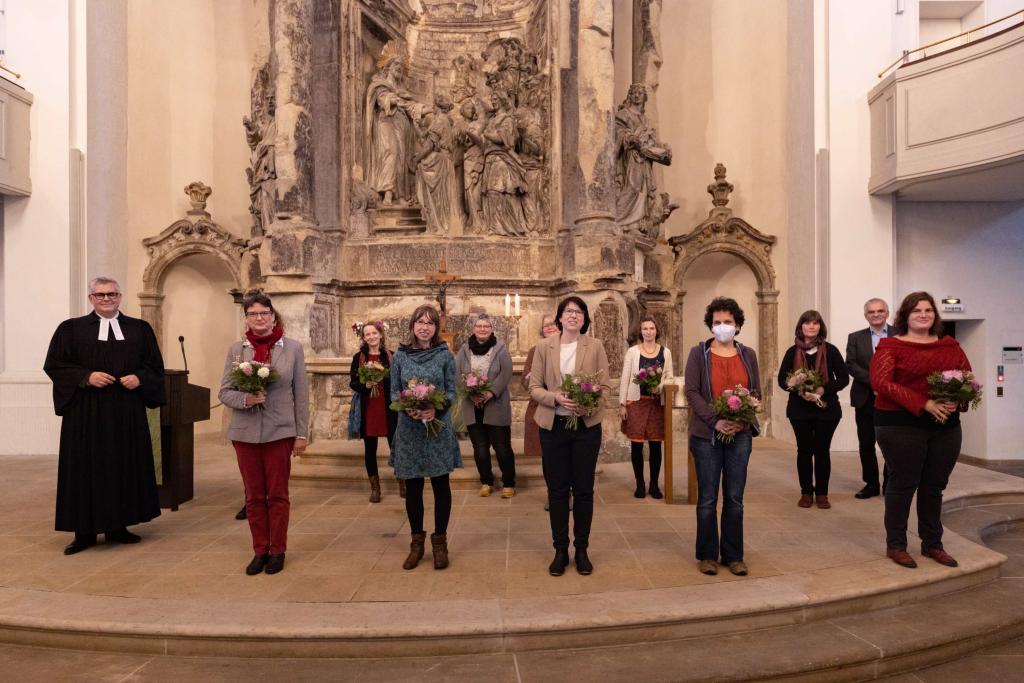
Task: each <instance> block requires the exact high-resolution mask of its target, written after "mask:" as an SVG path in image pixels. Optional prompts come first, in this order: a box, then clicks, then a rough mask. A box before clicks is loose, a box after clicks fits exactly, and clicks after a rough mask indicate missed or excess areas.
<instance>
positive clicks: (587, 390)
mask: <svg viewBox="0 0 1024 683" xmlns="http://www.w3.org/2000/svg"><path fill="white" fill-rule="evenodd" d="M580 389H582V390H583V391H584V393H590V392H591V391H593V390H594V385H593V384H591V383H590V382H584V383H583V384H581V385H580Z"/></svg>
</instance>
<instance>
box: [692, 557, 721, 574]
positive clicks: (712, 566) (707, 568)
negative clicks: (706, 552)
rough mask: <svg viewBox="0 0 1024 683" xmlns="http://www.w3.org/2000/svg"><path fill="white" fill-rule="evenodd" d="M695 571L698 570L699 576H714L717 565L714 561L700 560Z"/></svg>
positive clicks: (716, 571)
mask: <svg viewBox="0 0 1024 683" xmlns="http://www.w3.org/2000/svg"><path fill="white" fill-rule="evenodd" d="M697 569H698V570H700V573H701V574H707V575H708V576H714V575H715V574H717V573H718V563H717V562H715V561H714V560H701V561H700V564H698V565H697Z"/></svg>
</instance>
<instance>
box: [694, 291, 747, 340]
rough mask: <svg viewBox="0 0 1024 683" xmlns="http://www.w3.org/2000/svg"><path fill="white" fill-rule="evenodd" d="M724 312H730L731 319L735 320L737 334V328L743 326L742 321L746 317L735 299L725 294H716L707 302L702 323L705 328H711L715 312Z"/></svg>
mask: <svg viewBox="0 0 1024 683" xmlns="http://www.w3.org/2000/svg"><path fill="white" fill-rule="evenodd" d="M719 312H724V313H730V314H732V319H733V320H735V321H736V332H737V334H739V328H741V327H743V323H744V322H745V321H746V318H745V317H744V316H743V309H742V308H740V305H739V304H738V303H736V299H730V298H729V297H727V296H716V297H715V298H714V299H712V300H711V303H709V304H708V307H707V309H706V310H705V311H704V324H705V325H707V328H708V329H709V330H710V329H711V323H712V321H713V320H714V318H715V313H719Z"/></svg>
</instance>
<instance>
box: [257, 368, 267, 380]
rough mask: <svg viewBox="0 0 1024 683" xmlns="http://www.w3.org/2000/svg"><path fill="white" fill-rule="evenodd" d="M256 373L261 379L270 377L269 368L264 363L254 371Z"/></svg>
mask: <svg viewBox="0 0 1024 683" xmlns="http://www.w3.org/2000/svg"><path fill="white" fill-rule="evenodd" d="M256 374H257V375H258V376H259V377H260V378H261V379H266V378H268V377H270V368H268V367H267V366H266V365H264V366H263V367H262V368H260V369H259V370H257V371H256Z"/></svg>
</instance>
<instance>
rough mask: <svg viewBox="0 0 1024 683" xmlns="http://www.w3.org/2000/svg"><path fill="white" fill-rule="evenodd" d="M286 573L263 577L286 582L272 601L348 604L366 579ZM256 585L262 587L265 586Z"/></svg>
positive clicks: (358, 576) (353, 576) (361, 577)
mask: <svg viewBox="0 0 1024 683" xmlns="http://www.w3.org/2000/svg"><path fill="white" fill-rule="evenodd" d="M286 572H288V569H287V568H286V569H285V571H284V572H282V573H281V574H274V575H273V576H266V575H265V574H264V575H263V578H265V579H272V580H276V579H278V578H284V579H286V580H287V583H285V584H284V585H283V586H282V587H281V590H280V591H279V592H277V594H276V595H275V596H274V597H273V600H275V601H277V602H348V601H350V600H351V599H352V596H354V595H355V593H356V590H358V588H359V586H360V585H361V584H362V583H363V580H364V579H365V578H366V575H365V574H331V575H329V576H315V577H313V576H309V575H303V574H292V575H290V576H287V577H286V576H285V574H286ZM242 578H243V579H245V578H249V577H242ZM257 585H258V586H264V585H265V584H257Z"/></svg>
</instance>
